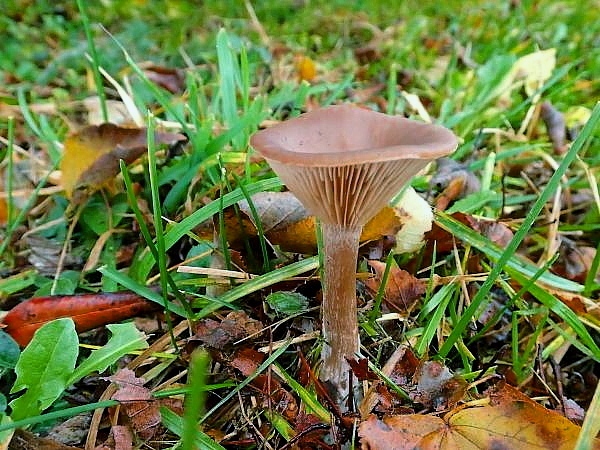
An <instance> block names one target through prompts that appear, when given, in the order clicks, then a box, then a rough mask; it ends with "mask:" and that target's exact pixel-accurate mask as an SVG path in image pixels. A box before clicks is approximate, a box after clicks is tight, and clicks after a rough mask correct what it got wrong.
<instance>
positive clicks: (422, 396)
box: [410, 361, 467, 411]
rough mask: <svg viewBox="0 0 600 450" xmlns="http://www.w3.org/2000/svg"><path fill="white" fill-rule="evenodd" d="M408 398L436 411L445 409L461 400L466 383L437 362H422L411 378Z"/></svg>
mask: <svg viewBox="0 0 600 450" xmlns="http://www.w3.org/2000/svg"><path fill="white" fill-rule="evenodd" d="M412 382H413V384H416V385H415V386H414V388H413V389H411V392H410V397H411V398H412V399H413V401H415V402H417V403H421V404H422V405H425V406H427V407H428V408H433V409H434V410H436V411H440V410H442V409H447V408H448V407H451V406H454V405H456V403H458V402H459V401H460V400H462V398H463V396H464V394H465V392H466V387H467V383H466V382H465V381H464V380H463V379H461V378H459V377H456V376H455V375H454V374H452V372H451V371H450V369H448V368H447V367H446V366H444V365H443V364H442V363H441V362H439V361H424V362H422V363H421V364H420V365H419V368H418V369H417V371H416V372H415V374H414V376H413V381H412Z"/></svg>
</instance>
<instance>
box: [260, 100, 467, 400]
mask: <svg viewBox="0 0 600 450" xmlns="http://www.w3.org/2000/svg"><path fill="white" fill-rule="evenodd" d="M250 142H251V144H252V146H253V147H254V148H255V149H256V150H257V151H258V152H259V153H261V154H262V155H263V156H264V157H265V159H266V160H267V161H268V163H269V164H270V165H271V167H272V168H273V170H274V171H275V172H276V173H277V174H278V175H279V177H280V178H281V180H282V181H283V182H284V183H285V184H286V186H287V187H288V189H289V190H290V191H292V192H293V193H294V194H295V195H296V196H297V197H298V199H300V201H301V202H302V203H303V204H304V206H305V207H306V209H307V210H308V211H309V212H310V213H311V214H314V215H315V216H316V217H318V218H319V219H320V220H321V225H322V231H323V241H324V253H325V267H324V272H325V274H324V276H325V279H324V288H323V290H324V296H323V314H322V318H323V335H322V337H323V339H324V348H323V352H322V366H321V370H320V378H321V380H323V381H329V382H331V383H332V384H333V385H334V386H336V387H337V390H338V393H339V395H340V399H341V398H342V396H345V395H347V393H348V389H349V386H348V381H347V380H348V370H349V366H348V363H347V361H346V358H351V357H353V356H354V355H355V354H356V353H358V351H359V346H360V342H359V333H358V321H357V306H356V262H357V258H358V246H359V236H360V232H361V229H362V226H363V225H364V224H365V223H366V222H367V221H368V220H369V219H371V217H373V216H374V215H375V214H376V213H377V212H378V211H379V210H380V209H381V208H383V207H384V206H385V205H386V204H387V202H388V201H389V200H390V199H391V197H392V196H393V195H394V194H396V193H397V192H398V191H399V190H400V189H401V188H402V187H403V186H404V185H405V184H406V183H407V182H408V181H410V179H411V178H412V177H413V176H414V175H416V174H417V172H419V171H420V170H421V169H423V168H424V167H425V166H426V165H427V164H428V163H429V162H430V161H432V160H434V159H436V158H439V157H441V156H445V155H447V154H449V153H451V152H452V151H453V150H454V149H455V148H456V145H457V140H456V137H455V136H454V134H452V132H450V131H449V130H447V129H445V128H443V127H441V126H438V125H430V124H424V123H420V122H416V121H413V120H409V119H405V118H403V117H395V116H389V115H386V114H382V113H378V112H374V111H371V110H366V109H363V108H359V107H356V106H352V105H340V106H331V107H327V108H321V109H318V110H315V111H313V112H309V113H307V114H303V115H301V116H299V117H297V118H294V119H290V120H288V121H286V122H283V123H281V124H278V125H275V126H273V127H271V128H268V129H266V130H262V131H259V132H258V133H256V134H254V135H253V136H252V138H251V140H250Z"/></svg>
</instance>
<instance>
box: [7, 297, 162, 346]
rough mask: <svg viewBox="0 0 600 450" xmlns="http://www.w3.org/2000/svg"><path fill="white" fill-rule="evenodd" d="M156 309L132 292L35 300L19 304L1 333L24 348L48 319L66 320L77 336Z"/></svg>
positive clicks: (10, 314) (11, 311)
mask: <svg viewBox="0 0 600 450" xmlns="http://www.w3.org/2000/svg"><path fill="white" fill-rule="evenodd" d="M156 309H157V305H156V304H154V303H152V302H149V301H147V300H146V299H144V298H143V297H140V296H139V295H137V294H134V293H132V292H111V293H104V294H77V295H64V296H49V297H37V298H32V299H30V300H26V301H24V302H22V303H19V304H18V305H17V306H15V307H14V308H13V309H11V310H10V311H9V312H8V313H7V314H6V316H5V317H4V319H3V321H2V322H3V324H4V325H5V326H6V328H4V331H6V332H7V333H8V334H10V335H11V336H12V338H13V339H14V340H15V341H17V343H18V344H19V345H20V346H21V347H24V346H26V345H27V344H28V343H29V341H30V340H31V338H32V337H33V334H34V333H35V331H36V330H37V329H38V328H40V327H41V326H42V325H44V324H45V323H47V322H50V321H51V320H55V319H60V318H62V317H70V318H72V319H73V321H74V322H75V328H76V330H77V332H79V333H81V332H83V331H88V330H92V329H94V328H97V327H100V326H102V325H106V324H108V323H113V322H118V321H120V320H125V319H128V318H131V317H135V316H136V315H138V314H141V313H144V312H149V311H153V310H156Z"/></svg>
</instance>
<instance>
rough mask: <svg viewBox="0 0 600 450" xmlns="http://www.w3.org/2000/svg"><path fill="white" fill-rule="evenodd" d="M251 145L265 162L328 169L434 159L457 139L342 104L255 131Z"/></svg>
mask: <svg viewBox="0 0 600 450" xmlns="http://www.w3.org/2000/svg"><path fill="white" fill-rule="evenodd" d="M250 143H251V144H252V146H253V147H254V148H255V149H256V150H257V151H258V152H259V153H261V154H262V155H263V156H264V157H265V158H266V159H267V160H275V161H280V162H282V163H284V164H294V165H298V166H312V167H315V166H319V167H332V166H340V165H350V164H361V163H367V162H378V161H390V160H396V159H411V158H415V159H429V160H434V159H437V158H440V157H442V156H445V155H448V154H449V153H451V152H452V151H454V149H455V148H456V145H457V139H456V136H454V134H453V133H452V132H451V131H450V130H448V129H446V128H444V127H442V126H439V125H432V124H428V123H422V122H417V121H415V120H410V119H406V118H404V117H400V116H390V115H387V114H383V113H379V112H375V111H372V110H369V109H364V108H360V107H357V106H353V105H351V104H344V105H338V106H329V107H326V108H320V109H317V110H315V111H312V112H309V113H306V114H302V115H300V116H298V117H296V118H294V119H290V120H287V121H285V122H282V123H280V124H277V125H275V126H273V127H271V128H268V129H266V130H262V131H259V132H258V133H255V134H254V135H253V136H252V138H251V140H250Z"/></svg>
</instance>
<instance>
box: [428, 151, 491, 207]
mask: <svg viewBox="0 0 600 450" xmlns="http://www.w3.org/2000/svg"><path fill="white" fill-rule="evenodd" d="M429 185H430V186H431V187H432V188H435V189H437V190H442V193H441V194H440V195H439V196H438V198H437V199H436V202H435V207H436V208H437V209H438V210H440V211H444V210H445V209H447V208H448V206H449V205H450V203H452V202H453V201H454V200H458V199H460V198H463V197H466V196H467V195H469V194H473V193H475V192H478V191H479V190H480V189H481V182H480V181H479V178H477V177H476V176H475V174H474V173H473V172H471V171H470V170H469V169H468V168H467V166H466V165H465V164H461V163H459V162H457V161H454V160H453V159H450V158H441V159H438V161H437V171H436V173H435V174H434V175H433V176H432V177H431V180H430V181H429Z"/></svg>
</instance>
